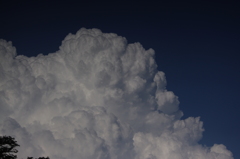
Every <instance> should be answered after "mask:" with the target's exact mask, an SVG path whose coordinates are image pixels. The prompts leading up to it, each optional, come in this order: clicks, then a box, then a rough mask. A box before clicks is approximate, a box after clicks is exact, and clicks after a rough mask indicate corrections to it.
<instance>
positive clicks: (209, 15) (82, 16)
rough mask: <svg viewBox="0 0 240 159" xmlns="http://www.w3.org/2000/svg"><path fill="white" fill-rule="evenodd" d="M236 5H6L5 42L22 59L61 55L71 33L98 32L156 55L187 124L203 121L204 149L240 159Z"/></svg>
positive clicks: (1, 5) (0, 5) (0, 11)
mask: <svg viewBox="0 0 240 159" xmlns="http://www.w3.org/2000/svg"><path fill="white" fill-rule="evenodd" d="M238 7H239V5H238V4H237V3H232V4H231V3H230V2H229V3H228V4H226V3H220V2H217V1H216V2H213V1H211V2H210V1H208V2H206V3H204V2H203V3H200V2H199V3H191V4H190V3H179V2H173V3H168V4H166V3H161V4H157V3H152V2H151V1H148V2H141V1H138V2H133V1H132V2H127V1H119V2H117V1H115V2H106V3H102V2H101V3H100V2H94V1H89V2H87V3H86V2H85V3H71V2H70V1H68V3H60V2H53V1H51V2H47V1H39V2H35V1H34V2H20V1H19V2H3V1H1V2H0V15H1V25H0V26H1V27H0V28H1V29H0V38H2V39H5V40H8V41H12V42H13V45H14V46H15V47H16V48H17V53H18V54H23V55H27V56H36V55H37V54H39V53H43V54H48V53H51V52H55V51H57V50H58V47H59V46H60V45H61V41H62V40H63V38H64V37H65V36H66V35H67V34H68V33H70V32H71V33H75V32H76V31H77V30H79V29H80V28H81V27H86V28H98V29H100V30H102V31H103V32H107V33H108V32H113V33H117V34H118V35H120V36H124V37H126V38H127V40H128V42H129V43H132V42H140V43H141V44H142V45H143V47H144V48H145V49H148V48H153V49H154V50H155V52H156V61H157V63H158V69H159V70H161V71H163V72H165V73H166V77H167V82H168V86H167V89H168V90H171V91H173V92H174V93H175V94H176V95H177V96H179V100H180V102H181V104H180V109H181V110H183V112H184V118H186V117H189V116H194V117H197V116H200V117H201V120H202V121H203V122H204V128H205V132H204V134H203V139H202V140H201V141H200V143H202V144H204V145H207V146H212V144H214V143H218V144H220V143H222V144H224V145H226V146H227V148H228V149H229V150H231V151H232V152H233V154H234V158H240V152H239V151H238V148H239V143H240V135H239V134H240V116H239V112H240V101H239V95H240V93H239V90H240V63H239V61H240V55H239V53H240V45H239V44H240V23H239V19H240V14H239V11H238Z"/></svg>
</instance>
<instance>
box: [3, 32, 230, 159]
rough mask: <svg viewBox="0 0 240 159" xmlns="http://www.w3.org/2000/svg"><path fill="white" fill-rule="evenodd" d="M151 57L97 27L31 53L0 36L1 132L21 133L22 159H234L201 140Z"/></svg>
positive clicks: (220, 147) (194, 123)
mask: <svg viewBox="0 0 240 159" xmlns="http://www.w3.org/2000/svg"><path fill="white" fill-rule="evenodd" d="M153 56H154V51H153V50H152V49H149V50H145V49H144V48H143V47H142V46H141V44H139V43H134V44H127V41H126V39H125V38H124V37H121V36H118V35H116V34H113V33H111V34H105V33H102V32H101V31H100V30H98V29H85V28H82V29H80V30H79V31H78V32H77V33H76V34H69V35H68V36H67V37H66V38H65V39H64V40H63V41H62V45H61V46H60V49H59V51H57V52H56V53H51V54H49V55H47V56H44V55H38V56H37V57H31V58H28V57H25V56H17V55H16V49H15V47H13V46H12V44H11V42H6V41H5V40H0V106H1V107H0V109H1V110H0V135H12V136H14V137H16V140H17V141H18V143H19V144H20V145H21V147H20V148H19V153H18V156H19V157H20V158H26V157H27V156H34V157H38V156H49V157H50V158H51V159H66V158H72V159H78V158H81V159H89V158H96V159H97V158H98V159H122V158H129V159H150V158H152V159H158V158H159V159H160V158H161V159H186V158H188V159H193V158H194V159H216V158H217V159H233V157H232V154H231V152H230V151H228V150H227V149H226V147H225V146H224V145H216V144H215V145H214V146H213V147H211V148H208V147H204V146H202V145H199V144H198V141H199V140H200V139H201V137H202V132H203V128H202V122H201V121H200V120H199V118H193V117H190V118H187V119H185V120H181V119H180V118H181V117H182V112H181V111H180V110H179V108H178V105H179V101H178V97H177V96H175V95H174V93H173V92H171V91H167V90H166V79H165V75H164V73H163V72H160V71H158V70H157V65H156V63H155V61H154V58H153Z"/></svg>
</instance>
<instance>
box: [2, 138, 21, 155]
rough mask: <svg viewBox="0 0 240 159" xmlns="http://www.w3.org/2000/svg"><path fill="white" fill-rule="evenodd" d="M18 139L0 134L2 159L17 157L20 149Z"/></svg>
mask: <svg viewBox="0 0 240 159" xmlns="http://www.w3.org/2000/svg"><path fill="white" fill-rule="evenodd" d="M17 146H19V145H18V144H17V141H15V139H14V138H13V137H11V136H0V159H16V158H17V155H14V153H17V152H18V150H17V149H15V148H16V147H17Z"/></svg>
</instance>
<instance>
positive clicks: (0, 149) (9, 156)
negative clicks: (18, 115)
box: [0, 136, 49, 159]
mask: <svg viewBox="0 0 240 159" xmlns="http://www.w3.org/2000/svg"><path fill="white" fill-rule="evenodd" d="M17 146H20V145H18V144H17V141H16V140H15V139H14V138H13V137H11V136H0V159H16V158H17V155H14V153H17V152H18V150H17V149H16V147H17ZM27 159H34V158H33V157H28V158H27ZM36 159H49V157H39V158H36Z"/></svg>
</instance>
